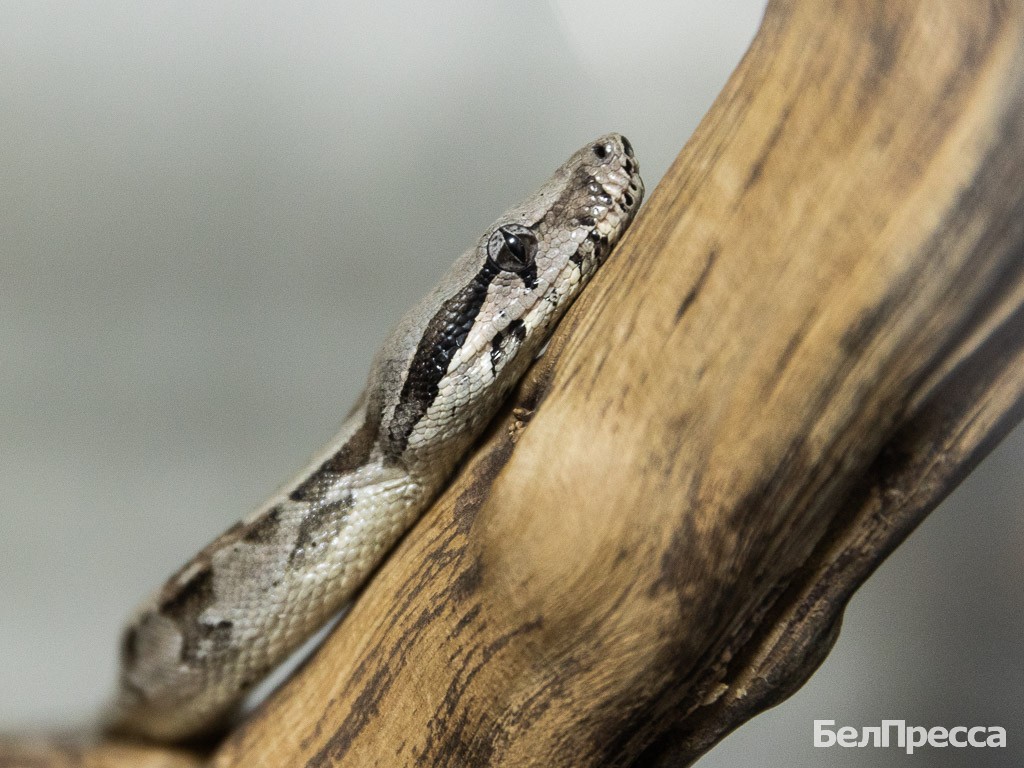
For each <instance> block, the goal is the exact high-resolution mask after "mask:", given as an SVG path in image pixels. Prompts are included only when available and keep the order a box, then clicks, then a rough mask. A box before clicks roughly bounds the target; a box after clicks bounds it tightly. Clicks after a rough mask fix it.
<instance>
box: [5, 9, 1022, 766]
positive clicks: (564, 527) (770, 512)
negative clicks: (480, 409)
mask: <svg viewBox="0 0 1024 768" xmlns="http://www.w3.org/2000/svg"><path fill="white" fill-rule="evenodd" d="M1022 65H1024V8H1022V6H1021V4H1020V3H1018V2H995V1H994V0H993V2H987V3H983V2H981V1H980V0H979V2H976V3H971V4H965V3H960V2H956V1H955V0H903V2H900V3H889V2H884V0H857V1H854V0H848V1H845V2H844V1H841V0H836V1H835V2H831V3H827V4H823V3H821V2H810V0H805V1H803V2H801V1H799V0H786V1H783V0H777V1H776V2H773V3H772V4H771V5H770V6H769V9H768V11H767V14H766V17H765V20H764V23H763V25H762V28H761V30H760V32H759V34H758V36H757V38H756V39H755V41H754V43H753V45H752V47H751V49H750V51H748V53H747V55H746V57H745V58H744V60H743V62H742V63H741V65H740V66H739V68H738V69H737V70H736V72H735V73H734V74H733V76H732V78H731V80H730V81H729V83H728V85H727V86H726V88H725V90H724V91H723V93H722V94H721V96H720V97H719V99H718V100H717V102H716V103H715V105H714V107H713V108H712V110H711V112H710V113H709V114H708V115H707V117H706V118H705V120H704V121H703V122H702V124H701V126H700V128H699V129H698V131H697V133H696V134H695V135H694V137H693V138H692V139H691V141H690V142H689V143H688V144H687V146H686V147H685V149H684V150H683V152H682V153H681V154H680V156H679V158H678V159H677V160H676V162H675V164H674V165H673V167H672V168H671V169H670V171H669V173H668V175H667V176H666V178H665V179H664V181H663V182H662V183H661V185H660V186H659V187H658V189H657V190H656V191H655V193H654V194H653V195H652V196H651V199H650V201H649V203H648V204H647V207H646V208H645V209H644V211H643V212H642V214H641V216H640V219H639V220H638V221H637V223H636V224H635V225H634V228H633V230H632V231H631V232H630V234H629V235H628V236H627V238H626V239H625V240H624V242H623V243H622V244H621V245H620V247H619V248H618V250H617V251H616V254H615V255H614V257H613V259H612V261H611V262H610V263H609V264H608V265H606V266H605V267H604V269H602V271H601V273H600V274H599V275H598V277H597V278H596V280H595V283H594V285H593V286H592V287H591V288H590V289H588V291H587V292H586V294H585V296H584V298H583V299H582V300H581V302H580V303H579V306H577V307H576V308H574V310H573V311H572V313H571V314H570V316H569V317H568V318H567V319H566V322H564V323H563V325H562V327H561V328H560V329H559V333H558V335H557V337H556V339H555V340H554V341H553V343H552V346H551V348H550V349H549V351H548V353H547V355H545V357H544V358H543V359H542V360H541V361H540V363H539V364H538V365H537V366H535V368H534V370H533V371H532V372H531V374H530V375H529V377H528V379H527V381H526V382H525V383H524V384H523V386H522V387H521V388H520V390H519V392H518V393H517V397H516V402H514V403H513V404H511V405H510V406H509V408H508V410H507V412H506V414H505V415H504V417H503V418H502V419H501V420H500V421H499V423H498V424H496V425H495V427H494V428H493V429H492V431H491V433H490V434H489V435H488V436H487V438H486V440H485V441H483V442H482V444H481V445H480V446H479V450H478V451H477V452H476V454H475V456H474V458H473V459H472V460H471V461H470V462H469V464H468V465H467V466H466V467H465V468H464V470H463V471H462V472H461V473H460V475H459V476H458V478H457V479H456V481H455V483H454V484H453V486H452V487H451V488H450V489H449V491H448V492H447V493H446V494H445V496H444V497H443V498H442V499H441V500H440V501H439V502H438V503H437V504H436V505H435V507H434V509H433V510H431V511H430V512H429V513H428V514H427V516H426V517H425V519H424V520H422V521H421V523H420V524H419V525H418V526H417V527H416V528H415V529H414V530H413V531H412V532H411V533H410V535H409V536H407V537H406V539H405V540H403V542H402V543H401V544H400V546H399V548H398V550H397V551H396V552H395V553H394V554H393V556H392V557H391V558H390V559H389V560H388V562H387V563H386V564H385V566H384V568H383V569H382V570H381V572H380V573H379V574H378V575H377V577H376V578H375V579H374V580H373V582H372V583H371V584H370V585H369V587H368V588H367V589H366V590H365V592H364V594H363V595H362V596H361V597H360V599H359V600H358V601H357V603H356V604H355V606H354V607H353V610H352V611H351V613H350V614H349V616H348V617H346V619H345V620H344V621H343V622H342V623H341V624H340V625H339V626H338V628H337V629H336V630H335V631H334V632H333V634H332V635H331V636H330V638H329V639H328V641H327V642H326V643H325V645H324V646H323V647H322V648H321V649H320V651H319V652H318V653H317V654H316V655H315V656H314V657H313V658H312V659H311V660H310V662H309V663H307V664H306V665H305V666H304V667H303V668H302V669H301V670H300V672H299V673H298V674H297V675H296V676H295V677H294V678H293V679H292V680H291V681H289V683H288V684H287V685H286V686H285V687H284V688H283V689H282V690H281V691H279V692H278V693H277V694H276V695H275V696H273V697H272V698H271V699H270V700H269V701H268V702H267V703H266V704H265V705H264V706H263V707H262V708H261V709H260V710H259V711H258V712H257V713H256V714H255V715H254V716H253V717H252V718H251V719H250V720H249V721H248V722H247V723H245V724H243V725H242V726H241V727H240V728H239V729H238V730H237V731H235V732H234V733H233V734H231V735H230V736H229V737H228V739H227V740H226V741H225V742H224V743H223V744H222V745H221V747H220V748H219V750H218V751H217V752H216V754H215V755H214V757H213V764H214V765H216V766H220V767H222V768H227V767H228V766H239V767H242V766H245V767H246V768H248V767H249V766H263V765H267V766H276V765H289V766H291V765H303V766H309V767H310V768H312V767H314V766H328V765H387V766H396V765H422V766H472V765H498V764H500V765H515V766H520V765H544V766H574V767H579V766H609V765H622V766H626V765H644V766H648V765H658V766H682V765H687V764H689V763H691V762H692V761H693V760H694V759H696V757H698V756H699V755H700V754H702V753H703V752H704V751H706V750H707V749H708V748H710V747H711V746H712V745H713V744H715V743H716V742H717V741H718V740H720V739H721V738H722V737H723V735H725V734H726V733H728V732H729V731H730V730H732V729H733V728H735V727H737V726H738V725H740V724H742V723H743V722H745V721H746V720H748V719H749V718H750V717H752V716H754V715H755V714H757V713H758V712H760V711H762V710H764V709H765V708H766V707H769V706H772V705H773V704H775V703H777V702H778V701H780V700H782V699H783V698H785V697H786V696H788V695H789V694H791V693H792V692H793V691H794V690H795V689H796V688H798V687H799V686H800V685H801V684H802V683H803V682H804V681H805V680H806V678H807V677H808V676H809V675H810V673H811V672H812V671H813V670H814V669H815V668H816V667H817V666H818V664H819V663H820V662H821V660H822V659H823V658H824V656H825V655H826V654H827V652H828V650H829V648H830V647H831V643H832V642H833V640H834V639H835V636H836V634H837V632H838V626H839V618H840V616H841V613H842V610H843V608H844V607H845V605H846V601H847V600H848V599H849V597H850V595H851V594H852V593H853V591H854V590H855V589H856V588H857V587H858V586H859V585H860V584H861V583H862V582H863V580H864V579H865V578H866V577H867V576H868V575H869V574H870V573H871V572H872V571H873V569H874V568H875V567H876V566H877V565H878V563H879V562H880V561H881V560H882V559H883V558H884V557H885V556H886V555H887V554H888V553H889V552H891V551H892V549H893V548H894V547H895V546H897V545H898V544H899V542H900V541H902V540H903V539H904V538H905V537H906V535H907V534H908V533H909V532H910V531H911V530H912V529H913V527H914V526H916V525H917V524H918V523H919V522H920V521H921V520H922V519H923V518H924V517H925V516H926V515H927V514H928V512H929V511H930V510H931V509H932V508H934V506H935V505H936V504H937V503H938V502H939V501H940V500H941V499H942V498H943V497H944V496H945V495H946V494H947V493H948V492H949V491H950V490H951V489H952V488H953V487H954V486H955V485H956V484H957V483H958V482H959V481H960V480H961V479H962V478H963V477H964V475H965V474H966V473H967V472H969V471H970V469H971V468H972V467H973V466H974V465H975V464H976V463H977V462H978V461H979V460H980V458H981V457H982V456H983V455H984V454H985V453H987V452H988V451H989V450H990V449H991V448H992V446H993V445H994V444H995V443H996V442H997V441H998V440H999V439H1000V438H1001V437H1002V436H1003V435H1004V434H1005V433H1006V432H1007V431H1008V430H1009V428H1010V427H1011V426H1012V425H1013V424H1014V423H1016V421H1018V420H1019V419H1020V417H1021V415H1022V413H1024V258H1022V257H1024V88H1022V84H1024V78H1022V76H1024V66H1022ZM40 764H41V765H43V764H45V765H51V764H52V765H57V764H58V763H40ZM77 764H78V763H76V765H77ZM81 764H83V765H85V764H88V763H81ZM121 764H127V763H121ZM2 765H4V763H3V762H2V760H0V766H2ZM90 765H91V764H90ZM110 765H114V763H110Z"/></svg>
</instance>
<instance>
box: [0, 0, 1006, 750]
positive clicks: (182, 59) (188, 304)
mask: <svg viewBox="0 0 1024 768" xmlns="http://www.w3.org/2000/svg"><path fill="white" fill-rule="evenodd" d="M762 11H763V3H762V2H759V1H754V0H746V1H743V2H739V1H737V2H730V3H714V2H710V0H688V1H685V2H679V1H678V0H677V1H676V2H652V3H646V4H637V5H633V6H628V5H623V4H622V3H619V2H609V1H608V0H597V1H596V2H595V1H593V0H592V1H591V2H582V0H564V1H561V2H559V1H557V0H551V2H537V1H528V2H517V3H512V2H482V3H480V2H477V3H474V2H469V0H441V1H440V2H434V3H430V4H423V5H418V4H412V3H409V4H405V5H402V6H400V7H390V8H389V7H388V6H386V5H384V4H376V3H367V2H348V3H328V2H303V3H283V2H282V3H264V2H248V3H242V2H220V3H208V2H175V3H143V2H134V3H132V2H118V0H104V1H103V2H93V3H88V4H85V3H82V4H78V3H49V2H27V1H26V2H8V3H3V4H2V5H0V57H2V64H0V113H2V115H3V118H2V123H0V139H2V140H0V196H2V199H3V206H2V208H0V456H2V460H0V498H2V499H3V502H2V505H3V506H2V510H0V729H2V730H17V729H25V728H34V727H44V726H54V725H68V724H73V723H80V722H84V721H87V720H88V719H89V718H90V716H91V714H92V713H93V712H94V711H95V710H96V709H97V707H98V706H99V705H100V703H101V701H103V700H104V699H105V697H106V696H107V694H108V693H109V692H110V689H111V686H112V681H113V679H114V675H115V647H116V640H117V633H118V628H119V626H120V624H121V622H122V620H123V619H124V618H125V615H126V613H127V612H128V610H129V609H130V608H131V606H132V605H134V604H135V603H136V602H137V601H138V600H139V599H140V598H141V597H143V596H144V595H145V594H146V593H148V592H149V591H150V590H152V589H153V588H154V587H155V586H156V585H157V584H158V583H159V582H160V581H161V580H162V579H163V578H164V577H166V576H167V575H168V574H169V573H170V572H171V571H172V570H173V569H175V568H176V567H177V566H178V565H179V564H180V563H181V562H182V560H183V558H185V557H187V556H189V555H191V554H192V553H193V552H194V551H195V550H196V549H198V548H199V547H200V546H201V545H202V544H203V543H205V542H206V541H207V540H208V539H210V538H211V537H212V536H214V535H216V534H217V533H218V532H220V531H221V530H222V529H223V528H224V527H225V526H226V525H227V524H229V523H230V522H232V521H234V520H235V519H237V518H238V517H239V516H241V515H242V514H244V513H246V512H247V511H248V510H249V509H251V508H252V507H253V506H255V505H256V504H257V503H258V502H260V501H261V500H262V499H263V498H264V497H265V496H266V495H267V494H268V493H269V492H271V491H272V490H273V489H274V488H275V487H276V486H277V484H278V483H279V482H280V481H282V480H284V479H286V478H288V477H289V476H291V474H292V473H293V472H294V470H295V469H296V468H297V467H299V466H300V465H301V464H302V463H303V462H305V461H306V459H307V458H308V457H309V455H310V454H311V452H312V451H313V450H314V449H316V448H318V447H319V446H320V445H321V444H322V443H323V442H325V441H326V440H327V439H328V438H329V437H330V436H331V435H332V434H333V432H334V430H335V428H336V427H337V425H338V424H339V423H340V420H341V417H342V416H343V415H344V413H345V412H346V410H347V409H348V407H349V405H350V404H351V402H352V400H353V399H354V397H355V396H356V394H357V392H358V390H359V388H360V387H361V386H362V382H363V378H364V376H365V373H366V370H367V367H368V364H369V361H370V358H371V356H372V354H373V352H374V350H375V349H376V347H377V345H378V343H379V342H380V341H381V340H382V339H383V337H384V334H385V333H386V331H387V329H388V327H389V325H390V324H391V323H392V322H394V321H395V320H396V319H397V318H398V316H399V315H400V314H401V313H402V311H403V310H404V309H405V308H407V307H408V306H409V305H411V304H412V303H413V302H414V301H415V300H417V299H418V298H419V297H420V296H421V295H422V294H424V293H425V291H426V290H427V289H428V288H429V287H430V286H431V285H433V283H434V281H435V279H436V278H437V277H438V276H439V275H440V274H441V273H442V271H443V270H444V269H445V268H446V267H447V266H448V264H449V263H450V262H451V261H452V259H453V258H454V257H455V255H457V254H458V253H460V252H461V251H462V250H463V249H464V248H465V247H466V246H468V245H469V244H471V243H472V242H473V241H474V240H475V238H476V237H477V236H478V234H479V232H480V231H481V229H482V227H485V226H486V225H487V224H489V223H490V222H491V221H492V220H493V218H494V217H495V216H496V215H497V214H498V213H500V212H501V211H502V210H503V209H504V208H505V207H506V206H507V205H509V204H511V203H513V202H516V201H517V200H518V199H519V198H521V197H522V196H524V195H525V194H528V193H529V192H531V191H533V189H534V188H535V187H536V186H537V185H538V184H539V183H540V182H541V181H542V180H543V179H544V178H546V176H547V175H548V173H549V172H550V171H551V170H552V169H553V168H554V167H555V166H556V165H558V164H559V163H560V162H561V161H562V160H563V159H564V158H565V157H567V156H568V154H569V153H570V152H571V151H573V150H574V149H575V148H576V147H577V146H579V145H581V144H582V143H583V142H585V141H587V140H588V139H590V138H592V137H593V136H596V135H598V134H600V133H603V132H605V131H608V130H618V131H622V132H624V133H625V134H627V135H628V136H629V138H630V139H631V140H632V142H633V144H634V145H635V147H636V148H637V152H638V155H639V157H640V159H641V163H642V167H643V170H644V172H645V173H644V176H645V179H646V180H647V184H648V189H653V187H654V185H655V183H656V182H657V181H658V180H659V179H660V177H661V175H662V174H663V173H664V171H665V169H666V168H667V166H668V164H669V163H670V161H671V160H672V158H673V157H674V156H675V154H676V152H677V151H678V149H679V147H680V145H681V139H682V137H684V136H685V135H688V133H689V132H690V131H691V130H692V129H693V127H694V126H696V124H697V122H698V120H699V119H700V117H701V116H702V114H703V113H704V112H705V110H706V109H707V108H708V107H709V105H710V104H711V101H712V100H713V98H714V97H715V95H716V94H717V92H718V90H719V89H720V88H721V86H722V85H723V83H724V82H725V80H726V78H727V77H728V75H729V73H730V71H731V70H732V68H733V67H734V66H735V65H736V63H737V62H738V60H739V58H740V56H741V55H742V54H743V51H744V50H745V48H746V46H747V44H748V43H749V41H750V39H751V37H752V36H753V34H754V32H755V30H756V28H757V24H758V22H759V20H760V16H761V13H762ZM780 204H781V205H784V204H785V202H784V201H780ZM1022 455H1024V434H1022V433H1021V432H1019V431H1018V432H1017V433H1015V434H1014V435H1013V436H1012V437H1011V438H1010V439H1009V440H1008V441H1006V443H1005V444H1004V445H1002V446H1001V447H1000V448H999V449H998V450H997V451H996V452H995V453H994V454H993V455H992V456H991V458H989V459H988V461H986V462H985V464H984V465H983V466H982V467H981V468H980V469H979V470H978V471H977V472H976V473H975V474H974V475H973V476H972V477H971V478H970V479H969V480H968V481H967V482H966V483H965V484H964V486H963V487H962V488H961V489H960V490H959V491H958V492H957V493H956V494H955V495H954V497H953V498H951V499H950V500H949V501H948V502H947V503H946V504H945V505H943V507H942V508H941V509H939V510H938V511H937V512H936V513H935V514H933V515H932V517H931V518H930V519H929V520H928V521H927V523H926V524H925V525H924V526H923V527H922V528H921V530H919V531H918V532H917V533H915V534H914V536H913V537H912V538H911V540H910V541H909V542H908V543H907V544H906V545H905V546H904V547H903V548H902V549H901V550H900V551H898V552H897V553H896V554H895V555H894V556H893V557H892V558H890V560H889V561H888V562H887V563H886V564H885V566H884V567H883V568H882V569H881V571H880V572H879V573H878V574H877V575H876V576H875V577H874V578H873V579H872V580H871V581H870V583H869V584H868V585H867V586H866V587H865V588H864V589H863V590H862V591H861V593H860V594H859V595H858V597H857V598H856V599H855V600H854V602H853V604H852V606H851V607H850V610H849V611H848V614H847V618H846V622H845V626H844V629H843V633H842V637H841V638H840V641H839V644H838V647H837V648H836V650H835V651H834V652H833V653H832V655H831V657H830V658H829V659H828V661H827V662H826V663H825V665H824V666H823V668H822V669H821V670H820V671H819V672H818V673H817V675H815V677H814V678H813V679H812V681H811V682H810V683H809V684H808V685H807V686H805V687H804V688H803V689H802V690H801V691H800V692H799V693H798V694H796V695H795V696H794V697H793V698H792V699H790V700H789V701H788V702H786V703H785V704H784V705H782V706H780V707H777V708H776V709H775V710H773V711H771V712H769V713H767V714H766V715H764V716H762V717H760V718H758V719H757V720H755V721H753V722H752V723H750V724H749V725H748V726H746V727H745V728H743V729H741V730H740V731H738V732H737V733H735V734H733V735H732V736H731V737H730V738H729V739H727V740H726V742H724V743H723V744H722V745H721V746H720V747H719V748H717V749H716V750H715V751H714V752H713V753H711V754H710V755H709V756H708V757H707V758H705V760H704V761H703V762H702V763H701V765H702V766H727V765H737V764H741V765H754V764H756V765H766V766H769V765H770V766H776V765H777V766H782V765H786V766H819V765H833V766H857V767H861V766H876V765H877V766H902V765H911V764H914V765H931V766H946V765H949V766H953V765H965V766H966V765H974V766H982V765H984V766H988V765H993V766H994V765H1011V764H1020V759H1021V756H1022V754H1024V753H1022V751H1021V747H1020V743H1021V741H1022V740H1024V730H1022V728H1021V715H1020V708H1019V704H1020V701H1019V700H1020V697H1021V693H1022V691H1024V673H1022V670H1021V666H1022V665H1021V662H1022V661H1024V641H1022V639H1021V636H1022V631H1021V630H1022V625H1024V622H1022V617H1024V600H1022V590H1021V586H1022V584H1021V581H1022V579H1021V559H1022V554H1021V553H1022V551H1024V547H1022V544H1024V522H1022V520H1021V517H1020V515H1019V514H1017V512H1018V509H1019V506H1020V504H1021V500H1022V499H1024V473H1022V472H1021V471H1020V470H1021V464H1022V461H1021V459H1022ZM815 718H827V719H834V720H837V721H838V722H839V724H842V725H855V726H863V725H873V724H879V723H880V722H881V721H882V720H883V719H886V718H895V719H906V720H907V721H909V722H911V723H913V724H919V725H925V726H933V725H945V726H954V725H968V726H971V725H1002V726H1003V727H1006V728H1007V729H1008V730H1009V734H1010V735H1009V743H1010V747H1009V748H1008V749H1005V750H993V749H986V750H966V749H956V750H954V749H945V750H939V749H930V750H927V751H926V752H923V753H918V754H917V755H915V756H913V757H907V756H906V755H904V754H903V753H902V752H900V751H898V750H897V749H889V750H881V749H859V750H856V749H840V748H838V747H836V748H832V749H829V750H827V751H826V750H815V749H814V748H813V746H812V724H813V720H814V719H815Z"/></svg>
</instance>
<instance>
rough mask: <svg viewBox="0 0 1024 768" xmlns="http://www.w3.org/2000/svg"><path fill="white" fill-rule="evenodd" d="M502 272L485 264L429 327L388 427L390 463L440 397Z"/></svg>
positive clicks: (387, 453)
mask: <svg viewBox="0 0 1024 768" xmlns="http://www.w3.org/2000/svg"><path fill="white" fill-rule="evenodd" d="M498 271H499V270H498V267H497V265H496V264H494V263H493V262H492V261H490V260H487V261H485V262H484V265H483V267H482V268H481V269H480V271H479V272H477V274H476V277H474V278H473V279H472V280H471V281H470V282H469V283H468V284H467V285H466V287H465V288H463V289H462V290H461V291H459V292H458V293H456V294H455V295H454V296H452V297H451V298H450V299H447V300H446V301H445V302H444V303H443V304H442V305H441V309H440V310H439V311H438V312H437V314H436V315H434V317H433V319H432V320H431V321H430V323H429V324H428V325H427V328H426V330H425V331H424V333H423V336H422V337H421V338H420V343H419V344H418V345H417V347H416V354H415V355H414V356H413V359H412V363H411V364H410V365H409V373H408V375H407V376H406V378H405V383H404V384H403V385H402V393H401V395H399V398H398V405H397V406H395V412H394V415H393V416H392V417H391V422H390V424H389V425H388V428H387V436H386V440H385V441H384V453H385V456H386V458H387V459H388V460H390V461H396V460H397V459H398V457H399V456H400V455H401V454H402V453H403V452H404V451H405V449H406V447H407V446H408V444H409V435H411V434H412V431H413V429H414V428H415V427H416V424H417V423H418V422H419V420H420V419H422V418H423V415H424V414H425V413H426V412H427V409H428V408H430V404H431V403H433V402H434V398H436V397H437V391H438V386H439V385H440V383H441V379H443V378H444V376H445V373H447V372H448V365H449V364H450V363H451V361H452V358H453V357H455V353H456V352H457V351H458V350H459V349H460V348H461V347H462V345H463V344H464V343H465V342H466V335H467V334H468V333H469V330H470V329H471V328H472V327H473V323H474V322H475V321H476V316H477V315H478V314H479V313H480V308H481V307H482V306H483V304H484V301H486V300H487V289H488V288H489V287H490V285H491V281H492V280H493V279H494V276H495V275H497V274H498Z"/></svg>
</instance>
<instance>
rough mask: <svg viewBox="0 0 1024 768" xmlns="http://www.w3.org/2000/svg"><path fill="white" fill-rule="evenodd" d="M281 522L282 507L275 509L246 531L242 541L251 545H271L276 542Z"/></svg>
mask: <svg viewBox="0 0 1024 768" xmlns="http://www.w3.org/2000/svg"><path fill="white" fill-rule="evenodd" d="M280 522H281V507H280V506H276V507H273V508H272V509H270V510H268V511H267V513H266V514H265V515H262V516H261V517H260V518H259V519H258V520H256V521H255V522H254V523H252V525H250V526H248V527H247V528H246V529H245V532H244V533H243V534H242V541H244V542H247V543H249V544H269V543H270V542H272V541H273V540H274V535H275V534H276V533H277V529H278V526H279V524H280Z"/></svg>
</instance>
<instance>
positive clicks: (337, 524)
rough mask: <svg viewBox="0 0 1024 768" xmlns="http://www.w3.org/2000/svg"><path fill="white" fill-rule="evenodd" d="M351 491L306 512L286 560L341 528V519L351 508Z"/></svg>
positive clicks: (293, 557)
mask: <svg viewBox="0 0 1024 768" xmlns="http://www.w3.org/2000/svg"><path fill="white" fill-rule="evenodd" d="M352 503H353V497H352V493H351V492H349V493H346V494H345V495H344V496H343V497H342V498H340V499H339V500H338V501H336V502H334V503H332V504H324V505H322V506H316V507H313V508H311V509H310V510H309V512H307V513H306V516H305V517H304V518H303V519H302V522H301V523H300V524H299V532H298V535H296V537H295V545H294V546H293V547H292V551H291V554H289V555H288V560H289V561H291V560H294V559H295V558H297V557H299V556H301V555H304V554H305V553H306V551H307V550H308V549H309V548H310V547H315V546H316V545H317V544H320V543H321V542H322V541H323V539H324V537H326V536H328V535H330V534H333V533H334V532H336V531H337V530H339V529H340V528H341V521H342V520H344V519H345V515H346V513H347V512H348V510H350V509H351V508H352Z"/></svg>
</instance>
